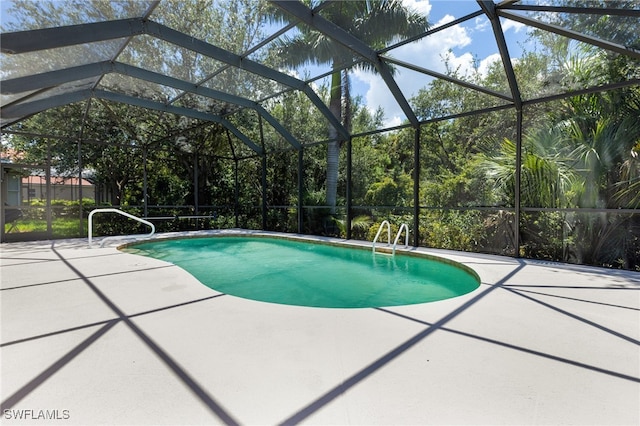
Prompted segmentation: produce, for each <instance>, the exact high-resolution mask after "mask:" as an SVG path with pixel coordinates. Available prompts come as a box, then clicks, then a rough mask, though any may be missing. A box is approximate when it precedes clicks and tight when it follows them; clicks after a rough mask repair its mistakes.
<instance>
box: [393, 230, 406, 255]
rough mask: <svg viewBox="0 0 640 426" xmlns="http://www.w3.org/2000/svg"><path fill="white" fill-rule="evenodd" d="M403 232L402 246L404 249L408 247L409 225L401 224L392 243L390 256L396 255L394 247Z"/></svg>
mask: <svg viewBox="0 0 640 426" xmlns="http://www.w3.org/2000/svg"><path fill="white" fill-rule="evenodd" d="M403 229H404V230H405V233H404V246H405V247H409V225H407V224H406V223H403V224H402V225H400V229H398V234H397V235H396V239H395V241H394V242H393V251H392V254H394V255H395V254H396V246H397V245H398V240H399V239H400V235H402V230H403Z"/></svg>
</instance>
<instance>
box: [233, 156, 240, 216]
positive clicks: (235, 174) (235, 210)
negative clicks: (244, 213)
mask: <svg viewBox="0 0 640 426" xmlns="http://www.w3.org/2000/svg"><path fill="white" fill-rule="evenodd" d="M233 164H234V166H233V180H234V185H235V188H234V198H235V201H234V203H233V215H234V216H235V221H234V226H235V227H236V228H237V227H238V215H239V214H240V212H239V203H238V198H239V195H240V189H239V188H238V158H237V157H235V158H234V159H233Z"/></svg>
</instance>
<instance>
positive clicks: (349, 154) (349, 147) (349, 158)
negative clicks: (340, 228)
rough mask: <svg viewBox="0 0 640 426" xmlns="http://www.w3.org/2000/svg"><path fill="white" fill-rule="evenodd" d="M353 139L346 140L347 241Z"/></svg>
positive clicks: (349, 226) (349, 222)
mask: <svg viewBox="0 0 640 426" xmlns="http://www.w3.org/2000/svg"><path fill="white" fill-rule="evenodd" d="M352 142H353V138H352V137H351V136H349V139H348V140H347V194H346V195H347V220H346V228H347V230H346V231H347V240H350V239H351V220H352V219H353V218H352V214H353V212H352V211H351V207H352V200H351V198H352V188H351V175H352V173H353V170H352V165H353V164H352V163H353V157H352V154H353V143H352Z"/></svg>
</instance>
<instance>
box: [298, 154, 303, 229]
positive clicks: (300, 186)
mask: <svg viewBox="0 0 640 426" xmlns="http://www.w3.org/2000/svg"><path fill="white" fill-rule="evenodd" d="M303 160H304V150H303V148H302V146H301V147H300V149H299V150H298V234H302V232H303V229H304V227H303V217H304V216H303V211H302V197H303V188H304V185H303V170H304V168H303Z"/></svg>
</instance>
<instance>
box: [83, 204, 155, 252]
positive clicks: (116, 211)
mask: <svg viewBox="0 0 640 426" xmlns="http://www.w3.org/2000/svg"><path fill="white" fill-rule="evenodd" d="M96 213H118V214H120V215H122V216H126V217H128V218H130V219H133V220H137V221H138V222H140V223H144V224H145V225H147V226H150V227H151V232H150V233H148V234H145V235H142V236H143V237H150V236H152V235H153V234H155V232H156V227H155V225H154V224H153V223H151V222H149V221H148V220H144V219H141V218H139V217H138V216H134V215H132V214H130V213H127V212H123V211H122V210H120V209H113V208H106V209H95V210H92V211H91V213H89V230H88V231H89V247H91V241H92V237H93V215H94V214H96ZM127 237H129V236H127V235H118V236H111V237H106V238H104V239H103V240H102V242H100V247H102V246H104V243H105V242H107V241H108V240H113V239H116V238H127Z"/></svg>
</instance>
